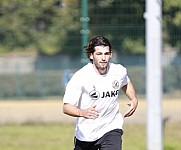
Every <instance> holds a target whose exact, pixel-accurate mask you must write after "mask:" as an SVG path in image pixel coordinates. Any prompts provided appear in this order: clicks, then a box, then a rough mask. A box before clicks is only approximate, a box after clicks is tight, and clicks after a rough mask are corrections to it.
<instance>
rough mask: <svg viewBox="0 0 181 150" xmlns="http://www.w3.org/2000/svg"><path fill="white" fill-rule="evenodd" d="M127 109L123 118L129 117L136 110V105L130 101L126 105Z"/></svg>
mask: <svg viewBox="0 0 181 150" xmlns="http://www.w3.org/2000/svg"><path fill="white" fill-rule="evenodd" d="M128 106H129V109H128V111H127V112H126V113H125V114H124V117H130V116H131V115H132V114H133V113H134V112H135V110H136V108H137V103H135V102H134V101H133V100H131V101H130V102H129V103H128Z"/></svg>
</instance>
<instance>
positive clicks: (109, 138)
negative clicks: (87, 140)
mask: <svg viewBox="0 0 181 150" xmlns="http://www.w3.org/2000/svg"><path fill="white" fill-rule="evenodd" d="M122 135H123V130H121V129H115V130H112V131H110V132H108V133H106V134H105V135H104V136H103V137H102V138H101V139H100V140H98V142H97V144H99V145H100V147H99V150H122Z"/></svg>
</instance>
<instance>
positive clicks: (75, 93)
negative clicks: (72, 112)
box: [63, 75, 82, 106]
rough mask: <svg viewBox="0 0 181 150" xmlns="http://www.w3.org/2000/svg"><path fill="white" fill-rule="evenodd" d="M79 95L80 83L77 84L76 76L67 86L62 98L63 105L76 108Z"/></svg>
mask: <svg viewBox="0 0 181 150" xmlns="http://www.w3.org/2000/svg"><path fill="white" fill-rule="evenodd" d="M81 94H82V86H81V82H79V78H78V76H77V75H74V76H73V77H72V78H71V79H70V81H69V82H68V84H67V87H66V90H65V94H64V97H63V103H69V104H71V105H74V106H78V103H79V100H80V97H81Z"/></svg>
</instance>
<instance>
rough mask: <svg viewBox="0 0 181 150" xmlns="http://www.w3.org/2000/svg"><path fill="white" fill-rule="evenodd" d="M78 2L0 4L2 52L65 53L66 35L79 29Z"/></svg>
mask: <svg viewBox="0 0 181 150" xmlns="http://www.w3.org/2000/svg"><path fill="white" fill-rule="evenodd" d="M77 1H78V0H65V1H57V0H16V1H14V0H1V2H0V28H1V31H0V42H1V43H0V51H1V52H3V51H6V52H8V51H9V52H12V51H38V52H39V53H42V54H48V55H54V54H57V53H60V52H61V51H62V47H63V45H64V43H65V41H66V39H67V33H68V32H69V31H72V30H75V29H76V28H77V27H79V24H77V23H75V17H77V16H79V10H78V11H77V12H76V11H75V9H76V10H77Z"/></svg>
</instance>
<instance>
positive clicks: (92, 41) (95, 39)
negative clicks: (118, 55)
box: [84, 36, 112, 62]
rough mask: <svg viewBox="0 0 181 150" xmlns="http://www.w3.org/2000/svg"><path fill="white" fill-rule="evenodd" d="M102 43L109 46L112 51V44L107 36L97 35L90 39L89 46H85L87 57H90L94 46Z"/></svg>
mask: <svg viewBox="0 0 181 150" xmlns="http://www.w3.org/2000/svg"><path fill="white" fill-rule="evenodd" d="M101 45H104V46H109V49H110V51H112V45H111V43H110V41H109V40H108V39H107V38H105V37H103V36H95V37H93V38H92V39H90V40H89V42H88V44H87V46H84V52H85V53H86V54H87V57H88V58H89V59H90V55H91V54H93V53H94V51H95V49H94V47H96V46H101ZM90 61H91V62H92V61H93V60H92V59H90Z"/></svg>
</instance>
